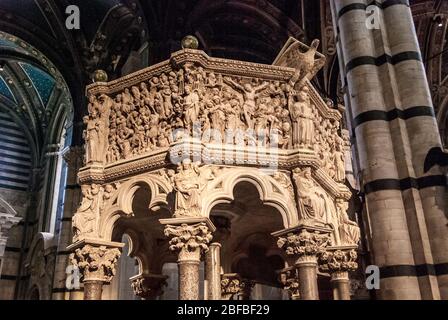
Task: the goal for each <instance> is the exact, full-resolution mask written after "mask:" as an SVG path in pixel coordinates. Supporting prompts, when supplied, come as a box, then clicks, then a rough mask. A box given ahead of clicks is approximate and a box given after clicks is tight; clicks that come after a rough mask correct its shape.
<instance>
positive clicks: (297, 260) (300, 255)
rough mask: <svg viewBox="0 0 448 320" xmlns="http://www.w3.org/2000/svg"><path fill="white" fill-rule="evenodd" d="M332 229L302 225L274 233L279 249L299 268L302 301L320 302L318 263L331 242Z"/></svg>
mask: <svg viewBox="0 0 448 320" xmlns="http://www.w3.org/2000/svg"><path fill="white" fill-rule="evenodd" d="M330 232H331V230H330V229H327V228H324V227H317V226H310V225H306V224H300V225H298V226H297V227H294V228H289V229H285V230H281V231H278V232H274V233H273V234H272V235H273V236H275V237H278V241H277V244H278V246H279V248H281V249H283V250H285V253H286V255H287V256H288V257H290V259H292V261H293V264H294V266H295V267H296V268H297V272H298V278H299V293H300V297H301V299H302V300H318V299H319V289H318V285H317V261H318V257H319V256H320V255H321V254H322V253H324V252H325V248H326V247H327V245H328V244H329V242H330Z"/></svg>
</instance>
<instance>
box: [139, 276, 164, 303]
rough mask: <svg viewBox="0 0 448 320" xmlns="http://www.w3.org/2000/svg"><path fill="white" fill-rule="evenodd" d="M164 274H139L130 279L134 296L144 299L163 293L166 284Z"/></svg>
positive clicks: (150, 298)
mask: <svg viewBox="0 0 448 320" xmlns="http://www.w3.org/2000/svg"><path fill="white" fill-rule="evenodd" d="M166 285H167V283H166V277H164V276H151V275H148V276H145V275H142V276H139V277H135V278H133V279H131V287H132V290H134V293H135V295H136V296H139V297H141V298H143V299H146V300H152V299H155V298H157V297H158V296H160V295H161V294H163V287H164V286H166Z"/></svg>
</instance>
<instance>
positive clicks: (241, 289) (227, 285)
mask: <svg viewBox="0 0 448 320" xmlns="http://www.w3.org/2000/svg"><path fill="white" fill-rule="evenodd" d="M254 285H255V284H254V283H253V282H252V281H250V280H247V279H243V278H241V276H240V275H239V274H237V273H235V274H223V275H222V276H221V295H222V296H223V298H224V299H230V298H231V297H232V296H234V295H246V296H248V295H250V291H251V289H252V288H253V286H254Z"/></svg>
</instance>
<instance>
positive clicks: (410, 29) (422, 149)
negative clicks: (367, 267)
mask: <svg viewBox="0 0 448 320" xmlns="http://www.w3.org/2000/svg"><path fill="white" fill-rule="evenodd" d="M367 5H368V2H367V1H353V0H350V1H332V12H333V20H334V21H335V25H336V26H337V28H335V29H338V30H339V34H338V39H339V42H338V52H339V56H340V60H341V66H342V67H341V69H343V70H344V72H342V74H341V77H342V81H343V85H344V86H345V88H346V104H347V116H348V117H349V118H350V120H351V121H350V125H351V131H352V132H353V139H354V140H355V141H356V144H355V148H356V150H357V152H358V154H359V158H358V159H359V163H358V165H357V167H358V168H359V169H358V170H359V172H360V175H361V176H362V180H361V184H362V189H363V191H364V193H365V199H366V200H365V201H366V211H367V212H368V219H369V221H370V225H371V233H372V237H374V240H373V241H372V243H371V247H372V251H373V253H374V254H373V257H372V258H373V259H372V263H374V264H375V265H378V266H379V267H380V271H381V274H382V275H385V274H387V276H382V277H381V288H380V290H379V295H378V296H379V297H380V298H382V299H420V298H423V299H438V298H440V292H439V288H438V286H437V279H436V278H435V277H434V275H433V274H434V272H432V271H431V269H433V267H434V263H435V262H438V263H441V262H443V263H445V262H446V261H447V257H446V252H447V251H446V250H445V253H444V254H442V255H440V253H439V251H438V249H437V250H435V249H434V248H431V244H435V243H436V242H437V244H438V248H440V243H443V242H444V243H446V238H444V239H445V240H442V238H443V237H446V232H445V233H444V234H443V235H442V234H441V233H439V232H438V230H440V228H438V227H435V225H436V224H437V225H440V224H442V223H444V222H443V221H446V217H445V216H444V214H443V211H444V210H445V204H444V202H445V200H443V193H444V191H443V188H444V187H442V186H443V185H444V184H445V183H446V182H445V181H446V179H445V178H444V177H443V176H442V175H441V174H440V171H439V169H438V167H437V166H435V167H434V168H433V169H432V170H430V171H428V172H425V170H424V164H425V162H426V159H427V156H428V155H430V152H429V151H430V149H432V148H434V147H439V148H440V146H441V144H440V138H439V136H438V132H437V128H436V124H435V119H434V116H433V114H434V111H433V107H432V103H431V98H430V94H429V90H428V86H427V83H426V79H425V72H424V67H423V64H422V59H421V53H420V50H419V48H418V43H417V40H416V36H415V29H414V26H413V24H412V19H411V13H410V10H409V7H408V5H406V3H405V2H403V1H399V2H396V3H395V2H393V3H392V4H390V5H387V6H386V5H384V6H378V8H377V9H378V12H379V17H380V18H381V19H380V21H376V22H379V25H378V27H377V28H376V27H374V26H371V27H369V26H368V25H367V24H368V19H367V18H366V17H368V15H366V8H367ZM428 170H429V169H428ZM429 203H431V205H428V204H429ZM434 203H440V205H439V206H435V205H434ZM430 207H431V208H430ZM436 221H438V222H436ZM431 225H433V227H431ZM436 257H437V260H436V259H435V258H436ZM417 266H418V267H419V268H417ZM421 266H423V269H424V270H425V271H424V272H420V271H419V270H420V267H421Z"/></svg>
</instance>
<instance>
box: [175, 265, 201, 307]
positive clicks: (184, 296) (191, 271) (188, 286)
mask: <svg viewBox="0 0 448 320" xmlns="http://www.w3.org/2000/svg"><path fill="white" fill-rule="evenodd" d="M178 267H179V300H199V261H192V260H190V261H178Z"/></svg>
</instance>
